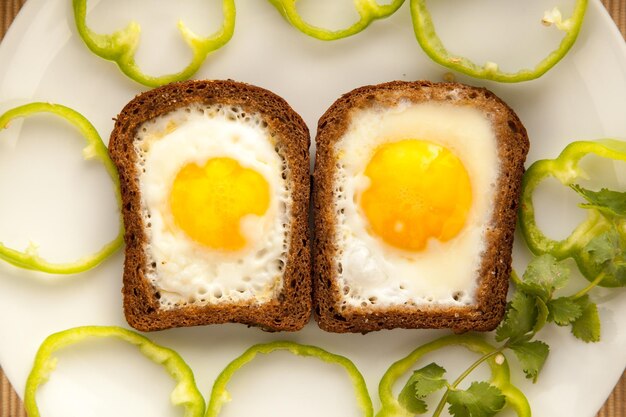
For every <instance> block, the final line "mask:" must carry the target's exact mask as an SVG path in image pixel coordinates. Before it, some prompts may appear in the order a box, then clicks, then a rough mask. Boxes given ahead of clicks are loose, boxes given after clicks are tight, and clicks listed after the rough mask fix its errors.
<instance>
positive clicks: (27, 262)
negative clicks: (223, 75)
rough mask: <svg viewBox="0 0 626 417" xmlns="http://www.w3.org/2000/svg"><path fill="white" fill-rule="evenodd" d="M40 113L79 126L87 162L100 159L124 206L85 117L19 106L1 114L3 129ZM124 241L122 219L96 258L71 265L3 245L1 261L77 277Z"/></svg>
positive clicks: (45, 106) (55, 107)
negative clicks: (60, 118) (13, 122)
mask: <svg viewBox="0 0 626 417" xmlns="http://www.w3.org/2000/svg"><path fill="white" fill-rule="evenodd" d="M37 113H52V114H54V115H57V116H59V117H62V118H63V119H65V120H67V121H68V122H70V123H71V124H72V125H74V127H76V128H77V129H78V130H79V131H80V133H81V134H82V135H83V137H84V138H85V140H86V141H87V146H86V147H85V148H84V149H83V156H84V158H85V159H92V158H93V159H97V160H98V161H100V162H102V164H103V165H104V168H105V169H106V171H107V173H108V174H109V176H110V177H111V180H113V184H114V185H115V196H116V198H117V202H118V206H120V207H121V205H122V198H121V195H120V182H119V178H118V175H117V170H116V169H115V165H113V162H112V161H111V159H110V158H109V154H108V153H107V148H106V146H105V145H104V143H103V142H102V139H101V138H100V135H99V134H98V131H97V130H96V128H95V127H93V125H92V124H91V123H90V122H89V120H87V119H86V118H85V117H84V116H83V115H81V114H80V113H78V112H76V111H75V110H72V109H70V108H69V107H65V106H62V105H60V104H50V103H30V104H26V105H23V106H20V107H16V108H14V109H11V110H9V111H7V112H6V113H4V114H2V115H0V130H2V129H5V128H6V127H7V126H8V125H9V123H10V122H11V121H12V120H13V119H16V118H20V117H27V116H31V115H33V114H37ZM123 242H124V224H123V223H122V219H121V218H120V228H119V233H118V234H117V236H116V237H115V239H113V240H112V241H111V242H109V243H107V244H106V245H104V246H103V247H102V249H100V250H99V251H98V252H96V253H94V254H93V255H88V256H85V257H83V258H81V259H79V260H77V261H76V262H70V263H53V262H48V261H46V260H45V259H43V258H41V257H40V256H39V255H38V254H37V248H36V246H35V245H34V244H30V246H29V247H28V248H27V249H26V251H25V252H20V251H17V250H15V249H11V248H8V247H6V246H4V245H3V244H2V243H0V259H3V260H5V261H7V262H9V263H11V264H13V265H15V266H18V267H20V268H24V269H32V270H36V271H41V272H47V273H50V274H76V273H79V272H83V271H86V270H88V269H91V268H93V267H95V266H96V265H98V264H99V263H100V262H102V261H104V260H105V259H106V258H107V257H109V256H110V255H111V254H113V253H114V252H115V251H116V250H118V249H119V248H120V247H121V246H122V243H123Z"/></svg>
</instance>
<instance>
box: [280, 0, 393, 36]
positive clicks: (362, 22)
mask: <svg viewBox="0 0 626 417" xmlns="http://www.w3.org/2000/svg"><path fill="white" fill-rule="evenodd" d="M296 1H298V0H269V2H270V3H272V4H273V5H274V7H276V9H278V11H279V12H280V14H282V15H283V17H284V18H285V19H286V20H287V21H288V22H289V23H291V25H292V26H294V27H295V28H296V29H298V30H299V31H300V32H302V33H304V34H306V35H309V36H312V37H314V38H317V39H320V40H322V41H334V40H337V39H341V38H346V37H348V36H352V35H356V34H357V33H359V32H361V31H362V30H363V29H365V28H366V27H368V26H369V25H370V24H371V23H372V22H373V21H374V20H377V19H384V18H385V17H389V16H391V15H392V14H394V13H395V12H396V10H398V9H399V8H400V6H402V4H403V3H404V0H393V1H392V2H391V3H390V4H386V5H380V4H378V3H376V0H354V7H355V8H356V10H357V12H358V13H359V20H358V21H357V22H356V23H354V24H353V25H352V26H350V27H348V28H346V29H340V30H328V29H322V28H319V27H317V26H313V25H311V24H309V23H307V22H305V21H304V19H302V17H301V16H300V14H299V13H298V10H297V9H296Z"/></svg>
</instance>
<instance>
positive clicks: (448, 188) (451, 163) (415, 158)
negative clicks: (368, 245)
mask: <svg viewBox="0 0 626 417" xmlns="http://www.w3.org/2000/svg"><path fill="white" fill-rule="evenodd" d="M365 175H366V176H367V177H368V178H369V180H370V186H369V188H367V189H366V190H365V191H363V193H362V194H361V197H360V204H361V208H362V209H363V212H364V213H365V216H366V218H367V220H368V221H369V225H370V227H371V230H372V231H373V233H374V234H376V235H377V236H379V237H380V238H382V239H383V240H384V241H385V242H386V243H388V244H389V245H392V246H395V247H397V248H400V249H405V250H408V251H420V250H422V249H424V248H425V247H426V245H427V243H428V240H429V239H430V238H436V239H438V240H440V241H442V242H445V241H447V240H450V239H452V238H453V237H454V236H456V235H457V234H458V233H459V231H460V230H461V229H462V228H463V226H464V225H465V222H466V219H467V214H468V212H469V209H470V206H471V203H472V189H471V184H470V179H469V175H468V173H467V171H466V169H465V167H464V166H463V163H462V162H461V160H460V159H459V158H458V157H457V156H456V155H454V154H453V153H452V152H450V151H449V150H448V149H447V148H444V147H442V146H439V145H437V144H434V143H432V142H428V141H424V140H415V139H406V140H402V141H399V142H394V143H388V144H385V145H382V146H380V147H379V148H378V149H377V150H376V152H375V154H374V156H373V157H372V159H371V160H370V162H369V164H368V165H367V167H366V169H365Z"/></svg>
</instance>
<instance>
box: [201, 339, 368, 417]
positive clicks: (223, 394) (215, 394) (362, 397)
mask: <svg viewBox="0 0 626 417" xmlns="http://www.w3.org/2000/svg"><path fill="white" fill-rule="evenodd" d="M276 350H286V351H288V352H291V353H293V354H294V355H298V356H313V357H316V358H318V359H321V360H323V361H324V362H328V363H336V364H338V365H341V366H342V367H344V368H345V370H346V371H347V372H348V375H349V376H350V379H351V380H352V384H353V386H354V392H355V394H356V398H357V402H358V404H359V407H360V408H361V409H362V410H363V415H364V416H365V417H372V416H373V415H374V410H373V407H372V400H371V398H370V396H369V393H368V391H367V385H366V384H365V380H364V379H363V375H361V373H360V372H359V370H358V369H357V367H356V366H355V365H354V364H353V363H352V361H350V359H348V358H346V357H344V356H339V355H335V354H333V353H330V352H328V351H326V350H324V349H321V348H318V347H316V346H309V345H301V344H298V343H294V342H284V341H278V342H271V343H265V344H259V345H254V346H252V347H250V348H249V349H248V350H246V351H245V352H244V353H243V355H241V356H239V357H238V358H236V359H235V360H233V361H232V362H231V363H229V364H228V366H226V368H224V370H223V371H222V372H221V373H220V374H219V376H218V377H217V379H216V380H215V383H214V384H213V390H212V391H211V398H210V400H209V406H208V408H207V412H206V417H217V415H218V414H219V412H220V410H221V408H222V405H223V404H224V403H225V402H228V401H230V399H231V398H230V394H229V393H228V390H227V388H226V385H227V384H228V381H230V378H232V376H233V374H234V373H235V372H236V371H237V370H239V368H241V367H242V366H244V365H245V364H247V363H248V362H250V361H251V360H252V359H254V358H255V356H256V355H257V354H259V353H262V354H268V353H272V352H274V351H276Z"/></svg>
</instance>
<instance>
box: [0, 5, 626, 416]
mask: <svg viewBox="0 0 626 417" xmlns="http://www.w3.org/2000/svg"><path fill="white" fill-rule="evenodd" d="M96 3H98V2H96V1H94V2H90V8H91V9H93V10H92V12H90V15H89V16H90V18H89V22H90V24H91V25H92V26H93V27H94V28H95V29H96V30H99V31H110V30H113V29H114V28H116V27H120V26H122V25H123V24H124V22H126V21H127V20H128V18H129V17H136V18H137V19H138V20H139V21H140V23H142V24H143V25H144V29H145V30H144V38H143V39H144V40H143V43H142V47H141V50H140V54H139V61H140V63H141V64H142V65H144V67H145V68H146V71H148V72H152V73H162V72H164V71H166V70H173V69H176V67H177V65H181V63H182V62H184V60H185V59H186V58H187V57H188V55H187V51H186V49H185V48H184V46H182V45H181V41H180V39H179V35H178V34H177V32H176V31H175V29H174V23H175V20H176V19H178V18H179V17H182V19H183V20H184V21H185V22H187V23H188V24H189V25H190V26H191V27H192V28H196V29H197V30H198V31H200V32H202V33H209V32H211V31H212V28H215V27H216V24H217V21H218V20H219V19H217V18H213V19H211V18H208V16H211V14H212V15H213V16H215V15H216V13H214V11H215V10H217V6H216V4H217V2H215V1H213V2H207V1H206V0H202V1H200V0H196V1H195V3H194V4H187V3H184V4H181V3H178V2H176V3H178V4H175V2H171V3H167V4H166V3H165V2H159V4H158V6H157V7H155V6H153V5H152V6H150V5H149V4H147V2H146V1H133V2H124V1H121V0H119V1H118V0H116V1H108V2H101V3H100V4H96ZM238 3H239V4H238V16H237V26H236V33H235V36H234V37H233V39H232V41H231V42H230V43H229V44H228V45H227V46H226V47H224V48H223V49H222V50H220V51H218V52H216V53H215V54H213V55H212V56H211V57H209V59H208V60H207V62H206V63H205V64H204V66H203V67H202V69H201V71H200V72H199V74H197V77H198V78H232V79H236V80H240V81H245V82H249V83H253V84H257V85H260V86H262V87H266V88H269V89H270V90H273V91H275V92H276V93H277V94H279V95H282V96H283V97H284V98H285V99H286V100H287V101H288V102H290V104H291V105H292V106H293V107H294V108H295V109H296V111H298V112H300V113H301V114H302V115H303V117H304V119H305V120H306V122H307V123H308V125H309V127H310V129H311V131H312V132H315V126H316V121H317V119H318V117H319V116H320V115H321V114H322V113H323V112H324V110H325V109H326V108H327V107H328V106H329V105H330V104H331V103H332V102H333V101H334V100H335V99H336V98H337V97H338V96H339V95H340V94H341V93H344V92H347V91H349V90H350V89H352V88H354V87H357V86H359V85H363V84H370V83H378V82H383V81H388V80H395V79H403V80H412V79H431V80H435V81H437V80H442V78H443V74H444V73H445V70H444V69H442V68H441V67H439V66H437V65H435V64H433V63H432V62H430V61H429V60H428V58H427V57H426V56H425V55H424V53H423V52H422V51H421V49H420V48H419V46H418V45H417V43H416V42H415V40H414V35H413V32H412V28H411V25H410V20H409V11H408V4H405V5H404V6H403V7H402V8H401V9H400V10H399V11H398V12H397V13H396V15H394V16H393V17H391V18H390V19H388V20H385V21H381V22H376V23H374V24H373V25H372V26H371V27H370V28H368V29H367V30H366V31H365V32H363V33H361V34H359V35H358V36H355V37H352V38H349V39H346V40H343V41H340V42H335V43H324V42H320V41H317V40H315V39H311V38H308V37H306V36H304V35H302V34H300V33H299V32H297V31H295V30H294V29H293V28H291V27H290V26H289V25H287V24H286V23H285V22H284V21H283V20H282V19H281V17H280V16H279V14H278V13H277V12H276V10H274V9H273V8H272V6H271V5H270V4H269V3H267V2H264V1H247V2H243V1H241V2H238ZM327 3H330V2H327ZM431 3H433V5H432V7H433V13H434V17H435V19H436V22H437V23H438V24H439V26H440V31H441V34H442V36H443V37H444V40H447V41H448V43H449V47H450V48H451V49H454V48H456V49H459V50H463V51H467V54H469V55H471V54H473V55H472V56H474V57H476V58H477V59H478V60H481V59H482V60H484V59H491V60H495V61H497V62H500V63H501V64H502V66H503V67H504V68H505V69H507V68H509V69H513V68H514V67H517V66H519V65H523V64H524V63H526V64H527V63H531V62H536V61H537V60H538V58H539V57H540V56H541V55H543V54H545V52H547V51H548V50H550V49H552V47H553V46H554V45H555V42H558V38H559V34H558V33H556V31H555V30H554V29H545V28H543V27H542V26H540V25H539V24H538V20H539V19H540V18H541V16H542V13H543V10H544V9H546V8H549V7H551V5H546V4H541V2H540V1H539V0H536V1H534V2H529V4H528V5H526V4H525V6H524V9H525V10H524V11H521V10H519V9H521V8H522V7H521V6H520V5H519V4H516V3H517V2H514V1H509V2H503V1H498V0H474V1H472V2H462V3H459V2H458V1H452V0H440V1H438V2H431ZM544 3H545V2H544ZM548 3H551V2H548ZM572 4H573V1H572V0H568V1H567V2H566V4H565V5H564V6H563V7H564V13H565V14H568V10H571V8H572ZM107 5H110V6H109V7H108V8H107V7H105V6H107ZM123 5H125V6H124V7H120V6H123ZM314 5H315V2H312V1H311V2H309V3H308V6H310V8H311V9H315V7H313V6H314ZM327 6H328V4H327ZM120 9H121V10H124V11H125V13H123V15H122V14H119V15H117V14H116V13H115V11H116V10H120ZM179 9H180V10H179ZM309 11H311V10H309ZM179 12H180V13H179ZM313 12H315V10H313ZM324 15H325V16H329V15H333V14H332V13H330V12H326V13H324ZM334 16H339V17H341V16H343V15H342V13H336V14H334ZM507 19H508V20H507ZM339 20H341V19H339ZM335 23H337V22H334V24H335ZM339 23H340V22H339ZM211 25H212V26H211ZM458 79H459V80H460V81H464V82H467V83H470V84H474V85H483V86H487V87H488V88H491V89H492V90H493V91H494V92H496V93H497V94H498V95H500V96H501V97H502V98H503V99H504V100H505V101H506V102H508V103H509V104H510V105H511V106H512V107H513V108H514V109H515V110H516V112H517V113H518V115H519V116H520V118H521V119H522V121H523V122H524V123H525V125H526V126H527V128H528V132H529V135H530V138H531V142H532V150H531V152H530V155H529V161H528V162H529V163H530V162H532V161H533V160H535V159H538V158H546V157H555V156H556V155H557V153H558V152H559V151H560V150H561V149H562V148H563V147H564V145H565V144H566V143H568V142H570V141H572V140H575V139H593V138H600V137H604V136H614V137H618V138H621V139H626V120H625V119H624V109H626V48H625V47H624V41H623V40H622V38H621V36H620V35H619V32H618V31H617V29H616V27H615V26H614V24H613V22H612V21H611V20H610V18H609V16H608V15H607V13H606V11H605V10H604V9H603V7H602V5H601V4H600V2H599V1H592V2H591V4H590V5H589V10H588V15H587V17H586V21H585V24H584V27H583V29H582V32H581V35H580V38H579V40H578V42H577V43H576V45H575V46H574V48H573V49H572V51H571V53H570V54H569V55H568V56H567V57H566V58H565V59H564V60H563V61H562V62H561V63H560V64H559V65H558V66H557V67H556V68H555V69H553V70H552V71H551V72H549V73H548V74H547V75H546V76H544V77H543V78H541V79H539V80H537V81H533V82H529V83H523V84H519V85H501V84H500V85H499V84H494V83H489V82H483V81H478V80H472V79H468V78H465V77H458ZM140 91H142V88H141V87H140V86H138V85H136V84H135V83H133V82H132V81H130V80H128V79H126V78H125V77H124V76H123V75H121V73H120V72H119V71H118V70H117V68H116V67H115V66H114V65H113V64H111V63H109V62H106V61H103V60H102V59H100V58H98V57H96V56H94V55H92V54H91V53H90V52H89V51H88V50H87V48H86V47H85V46H84V45H83V43H82V42H81V40H80V38H78V37H77V35H76V29H75V27H74V24H73V18H72V14H71V2H69V1H66V0H54V1H53V0H48V1H45V0H30V1H28V2H27V4H26V5H25V7H24V9H23V11H22V12H21V14H20V15H19V16H18V18H17V19H16V21H15V23H14V24H13V26H12V27H11V30H10V31H9V33H8V34H7V36H6V38H5V40H4V42H3V44H2V45H1V47H0V111H3V110H6V109H8V108H10V107H13V106H15V105H18V104H22V103H26V102H30V101H35V100H43V101H52V102H57V103H62V104H65V105H68V106H70V107H73V108H75V109H77V110H78V111H80V112H82V113H83V114H84V115H85V116H86V117H87V118H89V119H90V120H91V121H92V122H93V123H94V125H95V126H96V128H97V129H98V130H99V132H100V133H101V135H102V136H103V137H104V138H105V141H106V138H107V137H108V134H109V132H110V131H111V128H112V126H113V122H112V118H113V117H115V115H116V114H117V113H118V111H119V110H120V109H121V108H122V107H123V105H124V104H125V103H126V102H127V101H129V100H130V99H131V98H132V97H133V96H134V95H135V94H137V93H138V92H140ZM0 139H1V140H0V195H2V204H1V205H0V239H1V240H2V241H3V242H4V243H5V244H9V245H10V246H13V247H18V248H24V247H25V246H26V244H27V243H28V241H29V240H30V239H32V240H33V241H36V242H38V243H40V245H41V252H42V254H44V255H47V256H49V257H50V258H51V259H59V260H60V259H65V260H69V259H72V258H74V257H77V256H79V255H82V254H86V253H88V252H89V251H90V250H92V249H95V248H97V247H99V245H101V244H102V243H104V242H105V241H107V240H108V239H110V238H112V237H113V235H114V231H115V229H116V227H115V225H116V218H117V217H116V216H117V215H116V207H115V204H114V201H113V198H112V192H111V185H110V181H109V180H108V179H107V177H106V175H105V174H104V171H103V170H102V169H101V168H100V167H99V166H97V164H90V163H86V162H84V161H83V160H82V159H81V154H80V150H81V148H82V144H81V142H80V139H79V137H78V135H77V134H76V133H74V132H73V130H72V129H71V128H68V127H67V126H66V125H65V124H64V123H63V122H60V121H57V120H56V119H54V118H49V117H38V118H32V119H29V120H28V121H26V122H24V123H21V122H18V123H15V124H13V125H12V126H11V127H10V128H9V129H8V130H6V131H4V132H2V133H1V136H0ZM599 165H601V166H602V167H603V168H605V170H604V171H606V172H604V173H603V175H605V177H606V179H607V180H611V181H609V182H612V183H613V186H614V187H621V189H622V190H623V189H624V185H625V184H624V182H625V178H624V170H623V169H622V170H621V171H620V173H619V175H621V177H619V175H618V176H617V177H616V176H615V172H614V170H613V169H612V168H611V165H610V164H599ZM607 167H608V169H607ZM609 177H612V179H611V178H609ZM615 183H617V184H615ZM554 190H561V188H558V187H554ZM546 191H547V192H546ZM554 192H556V191H554ZM554 192H553V191H552V190H550V189H549V188H546V189H544V190H543V192H542V195H543V196H544V197H545V196H552V199H546V198H543V197H542V198H539V200H541V201H539V203H538V204H539V208H540V210H542V211H541V215H540V218H539V220H540V223H541V224H542V225H544V226H545V227H546V228H549V230H550V231H551V232H552V233H554V234H555V235H559V234H560V235H564V234H565V232H566V230H567V227H571V225H572V224H575V222H576V221H577V220H578V219H579V218H580V214H579V212H578V211H576V210H569V211H567V207H571V206H572V202H571V201H569V202H567V203H565V202H563V201H562V199H561V197H560V196H561V195H565V194H566V193H562V194H561V195H557V197H558V198H554V195H553V193H554ZM514 258H515V265H516V267H517V268H518V270H522V269H523V267H524V265H525V263H526V261H527V258H528V254H527V251H526V250H525V249H524V246H523V244H522V241H521V237H520V236H519V235H518V239H517V242H516V248H515V252H514ZM122 261H123V256H122V254H121V252H120V253H118V254H116V255H115V256H113V257H112V258H111V259H109V260H108V261H106V262H105V263H104V264H103V265H101V266H99V267H98V268H96V269H94V270H93V271H90V272H88V273H85V274H81V275H80V276H74V277H55V276H43V275H40V274H36V273H29V272H25V271H22V270H19V269H16V268H13V267H11V266H8V265H5V264H1V265H0V341H1V342H0V363H1V364H2V367H3V369H4V371H5V372H6V374H7V375H8V377H9V379H10V380H11V382H12V383H13V385H14V386H15V387H16V389H17V391H18V393H19V394H20V395H22V394H23V389H24V384H25V380H26V377H27V375H28V372H29V370H30V367H31V364H32V360H33V357H34V355H35V352H36V350H37V348H38V346H39V344H40V343H41V341H42V340H43V339H44V338H45V337H46V336H47V335H49V334H50V333H53V332H55V331H58V330H62V329H66V328H69V327H73V326H78V325H94V324H100V325H120V326H127V325H126V323H125V321H124V318H123V316H122V310H121V295H120V287H121V268H122ZM582 285H583V282H582V280H581V279H578V280H577V281H576V284H574V287H581V286H582ZM594 294H595V296H594V297H595V299H596V300H597V301H599V302H601V306H600V314H601V316H602V326H603V336H602V341H601V342H600V343H596V344H585V343H582V342H579V341H577V340H575V339H574V338H573V337H572V336H571V335H570V334H569V332H568V330H567V329H561V328H556V327H554V326H552V325H551V326H548V327H547V328H546V329H545V330H544V331H542V333H541V334H540V335H539V339H542V340H545V341H547V342H548V343H549V344H550V346H551V355H550V358H549V360H548V362H547V364H546V366H545V368H544V370H543V372H542V374H541V376H540V379H539V382H538V383H537V384H535V385H533V384H531V383H529V382H528V381H526V380H525V379H524V378H523V375H522V373H521V372H520V371H519V369H515V370H514V377H513V379H514V381H515V382H516V383H518V384H519V385H520V386H521V387H522V389H523V390H524V392H525V393H526V394H527V396H528V398H529V400H530V402H531V404H532V407H533V410H534V414H535V415H537V416H551V417H558V416H568V417H569V416H573V415H575V416H579V417H585V416H587V417H592V416H593V415H594V414H595V412H596V411H597V410H598V409H599V408H600V407H601V405H602V403H603V402H604V400H605V399H606V397H607V395H608V394H609V393H610V391H611V389H612V388H613V386H614V385H615V383H616V381H617V380H618V378H619V376H620V375H621V373H622V370H623V369H624V365H625V364H626V354H625V353H624V352H626V330H625V329H624V326H623V323H622V322H621V321H620V319H621V318H623V317H625V316H626V294H625V293H624V291H623V290H615V291H612V292H608V291H602V290H600V291H596V292H595V293H594ZM444 333H447V332H443V331H420V330H416V331H403V330H394V331H386V332H378V333H373V334H369V335H366V336H362V335H335V334H327V333H324V332H322V331H320V330H319V329H318V328H317V327H316V325H315V324H314V323H311V324H310V325H309V326H307V328H306V329H305V330H303V331H302V332H299V333H296V334H268V333H264V332H262V331H260V330H258V329H254V328H246V327H245V326H241V325H222V326H210V327H198V328H190V329H174V330H168V331H163V332H159V333H155V334H151V335H150V337H151V338H153V339H154V340H155V341H157V342H158V343H162V344H164V345H166V346H169V347H172V348H174V349H176V350H177V351H178V352H180V353H181V355H182V356H183V357H184V358H185V359H186V360H187V361H188V363H189V364H190V366H191V367H192V369H193V370H194V372H195V375H196V379H197V382H198V386H199V388H200V389H201V391H202V392H203V393H204V394H206V395H207V396H208V393H209V392H210V389H211V386H212V382H213V380H214V378H215V376H216V375H217V373H218V372H219V371H220V370H221V369H222V368H223V367H224V366H225V365H226V364H227V363H228V362H229V361H230V360H231V359H232V358H234V357H235V356H237V355H239V354H240V353H241V352H243V350H244V349H245V348H247V347H248V346H250V345H251V344H253V343H257V342H263V341H269V340H276V339H289V340H295V341H299V342H305V343H310V344H315V345H318V346H321V347H324V348H326V349H328V350H330V351H332V352H336V353H340V354H344V355H346V356H348V357H350V358H351V359H352V360H353V361H354V362H355V363H356V365H357V366H358V367H359V368H360V369H361V370H362V372H363V374H364V376H365V378H366V380H367V383H368V386H369V388H370V392H371V394H372V398H373V401H374V404H375V407H378V405H379V402H378V398H377V384H378V381H379V379H380V377H381V376H382V374H383V372H384V370H385V369H386V368H387V367H388V366H389V364H390V363H392V362H393V361H395V360H396V359H398V358H400V357H402V356H404V355H405V354H407V353H408V352H409V351H411V350H412V349H413V348H415V347H416V346H418V345H420V344H422V343H424V342H426V341H428V340H431V339H433V338H434V337H437V336H439V335H441V334H444ZM136 356H137V353H136V352H135V351H133V350H132V349H129V348H127V347H126V346H124V345H123V344H121V343H114V342H107V343H106V344H104V345H97V344H95V345H91V344H89V345H86V346H80V347H76V348H72V349H70V350H68V351H67V352H65V354H63V356H62V359H65V361H63V360H62V361H61V362H60V365H59V370H58V372H57V373H55V374H53V376H52V379H51V381H50V383H49V384H47V385H46V386H44V387H42V389H41V391H40V395H39V400H40V405H41V409H42V414H44V415H46V416H55V415H58V416H70V415H81V416H85V415H180V414H179V413H177V412H176V410H174V409H171V407H168V406H166V404H167V403H168V399H167V398H168V397H167V392H168V389H170V388H171V383H170V382H169V379H168V377H167V376H166V375H165V374H164V373H163V372H160V370H159V369H158V368H156V367H154V366H152V365H151V364H150V363H146V361H142V360H139V359H137V357H136ZM440 359H442V360H445V361H446V362H445V366H446V368H447V369H448V370H449V371H450V374H451V377H453V378H454V377H456V376H455V374H457V375H458V373H459V372H460V371H461V370H462V369H461V368H460V366H461V364H462V363H467V362H468V361H470V360H471V359H472V357H471V355H469V354H453V353H444V354H443V355H441V356H440ZM450 361H452V362H450ZM512 363H515V360H512ZM514 367H515V366H514ZM515 368H516V367H515ZM232 393H233V402H232V403H230V404H229V405H228V406H226V407H225V408H224V410H223V413H224V414H222V415H225V416H227V415H250V414H251V413H254V414H255V415H273V416H283V415H284V416H286V415H294V414H296V413H297V415H303V416H304V415H311V416H317V415H342V416H343V415H359V412H358V410H357V409H356V407H355V404H354V403H355V402H354V399H353V396H352V395H351V393H350V386H349V384H348V382H347V379H346V378H345V377H343V374H342V372H341V370H336V369H335V368H333V367H330V366H328V367H325V366H320V365H318V364H317V362H314V361H306V360H300V359H294V358H290V357H288V355H282V354H277V355H276V356H275V357H271V358H269V359H263V360H261V359H259V361H258V362H257V363H254V364H252V365H251V367H250V368H249V369H247V370H245V371H242V373H241V374H240V375H238V377H236V379H235V380H233V383H232ZM72 410H77V411H75V413H74V414H72Z"/></svg>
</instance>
